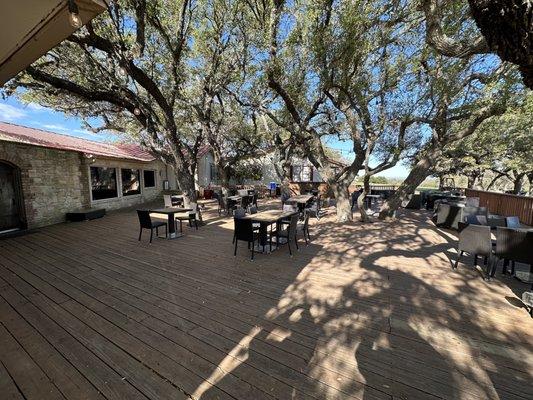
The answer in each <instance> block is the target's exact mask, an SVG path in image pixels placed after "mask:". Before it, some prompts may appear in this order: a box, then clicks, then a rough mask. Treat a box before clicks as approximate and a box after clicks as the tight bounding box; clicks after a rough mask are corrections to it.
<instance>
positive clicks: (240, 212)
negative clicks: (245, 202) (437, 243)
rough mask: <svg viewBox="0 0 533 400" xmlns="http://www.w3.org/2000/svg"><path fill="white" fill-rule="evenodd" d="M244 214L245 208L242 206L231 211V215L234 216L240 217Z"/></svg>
mask: <svg viewBox="0 0 533 400" xmlns="http://www.w3.org/2000/svg"><path fill="white" fill-rule="evenodd" d="M245 215H246V210H245V209H244V208H241V207H239V208H236V209H235V211H233V216H234V217H235V218H242V217H244V216H245Z"/></svg>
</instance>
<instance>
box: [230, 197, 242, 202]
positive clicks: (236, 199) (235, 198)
mask: <svg viewBox="0 0 533 400" xmlns="http://www.w3.org/2000/svg"><path fill="white" fill-rule="evenodd" d="M241 199H242V197H241V196H228V200H235V201H239V200H241Z"/></svg>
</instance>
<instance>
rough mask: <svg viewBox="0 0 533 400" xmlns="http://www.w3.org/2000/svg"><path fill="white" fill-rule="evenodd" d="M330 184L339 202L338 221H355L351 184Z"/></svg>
mask: <svg viewBox="0 0 533 400" xmlns="http://www.w3.org/2000/svg"><path fill="white" fill-rule="evenodd" d="M329 185H330V187H331V190H332V191H333V194H334V195H335V200H336V203H337V222H348V221H353V213H352V204H351V201H350V193H349V191H348V187H349V185H348V184H346V183H345V182H336V183H330V184H329Z"/></svg>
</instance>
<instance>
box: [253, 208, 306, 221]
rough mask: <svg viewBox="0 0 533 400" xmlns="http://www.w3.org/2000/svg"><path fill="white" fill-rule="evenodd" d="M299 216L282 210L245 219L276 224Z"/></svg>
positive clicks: (259, 213) (269, 211)
mask: <svg viewBox="0 0 533 400" xmlns="http://www.w3.org/2000/svg"><path fill="white" fill-rule="evenodd" d="M294 214H298V213H297V212H294V211H282V210H268V211H261V212H258V213H255V214H248V215H246V216H244V217H243V219H251V220H252V221H254V222H263V223H274V222H277V221H279V220H281V219H283V218H288V217H290V216H291V215H294Z"/></svg>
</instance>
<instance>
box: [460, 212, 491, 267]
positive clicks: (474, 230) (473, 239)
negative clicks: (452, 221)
mask: <svg viewBox="0 0 533 400" xmlns="http://www.w3.org/2000/svg"><path fill="white" fill-rule="evenodd" d="M463 253H468V254H471V255H473V256H474V267H475V266H476V265H477V257H478V256H483V257H484V264H486V265H490V263H489V262H488V261H489V259H490V257H491V254H492V242H491V239H490V227H488V226H482V225H470V224H465V223H463V222H459V245H458V247H457V260H456V261H455V264H454V266H453V269H457V266H458V265H459V260H460V259H461V257H462V256H463ZM488 272H489V271H488V267H487V273H488Z"/></svg>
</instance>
